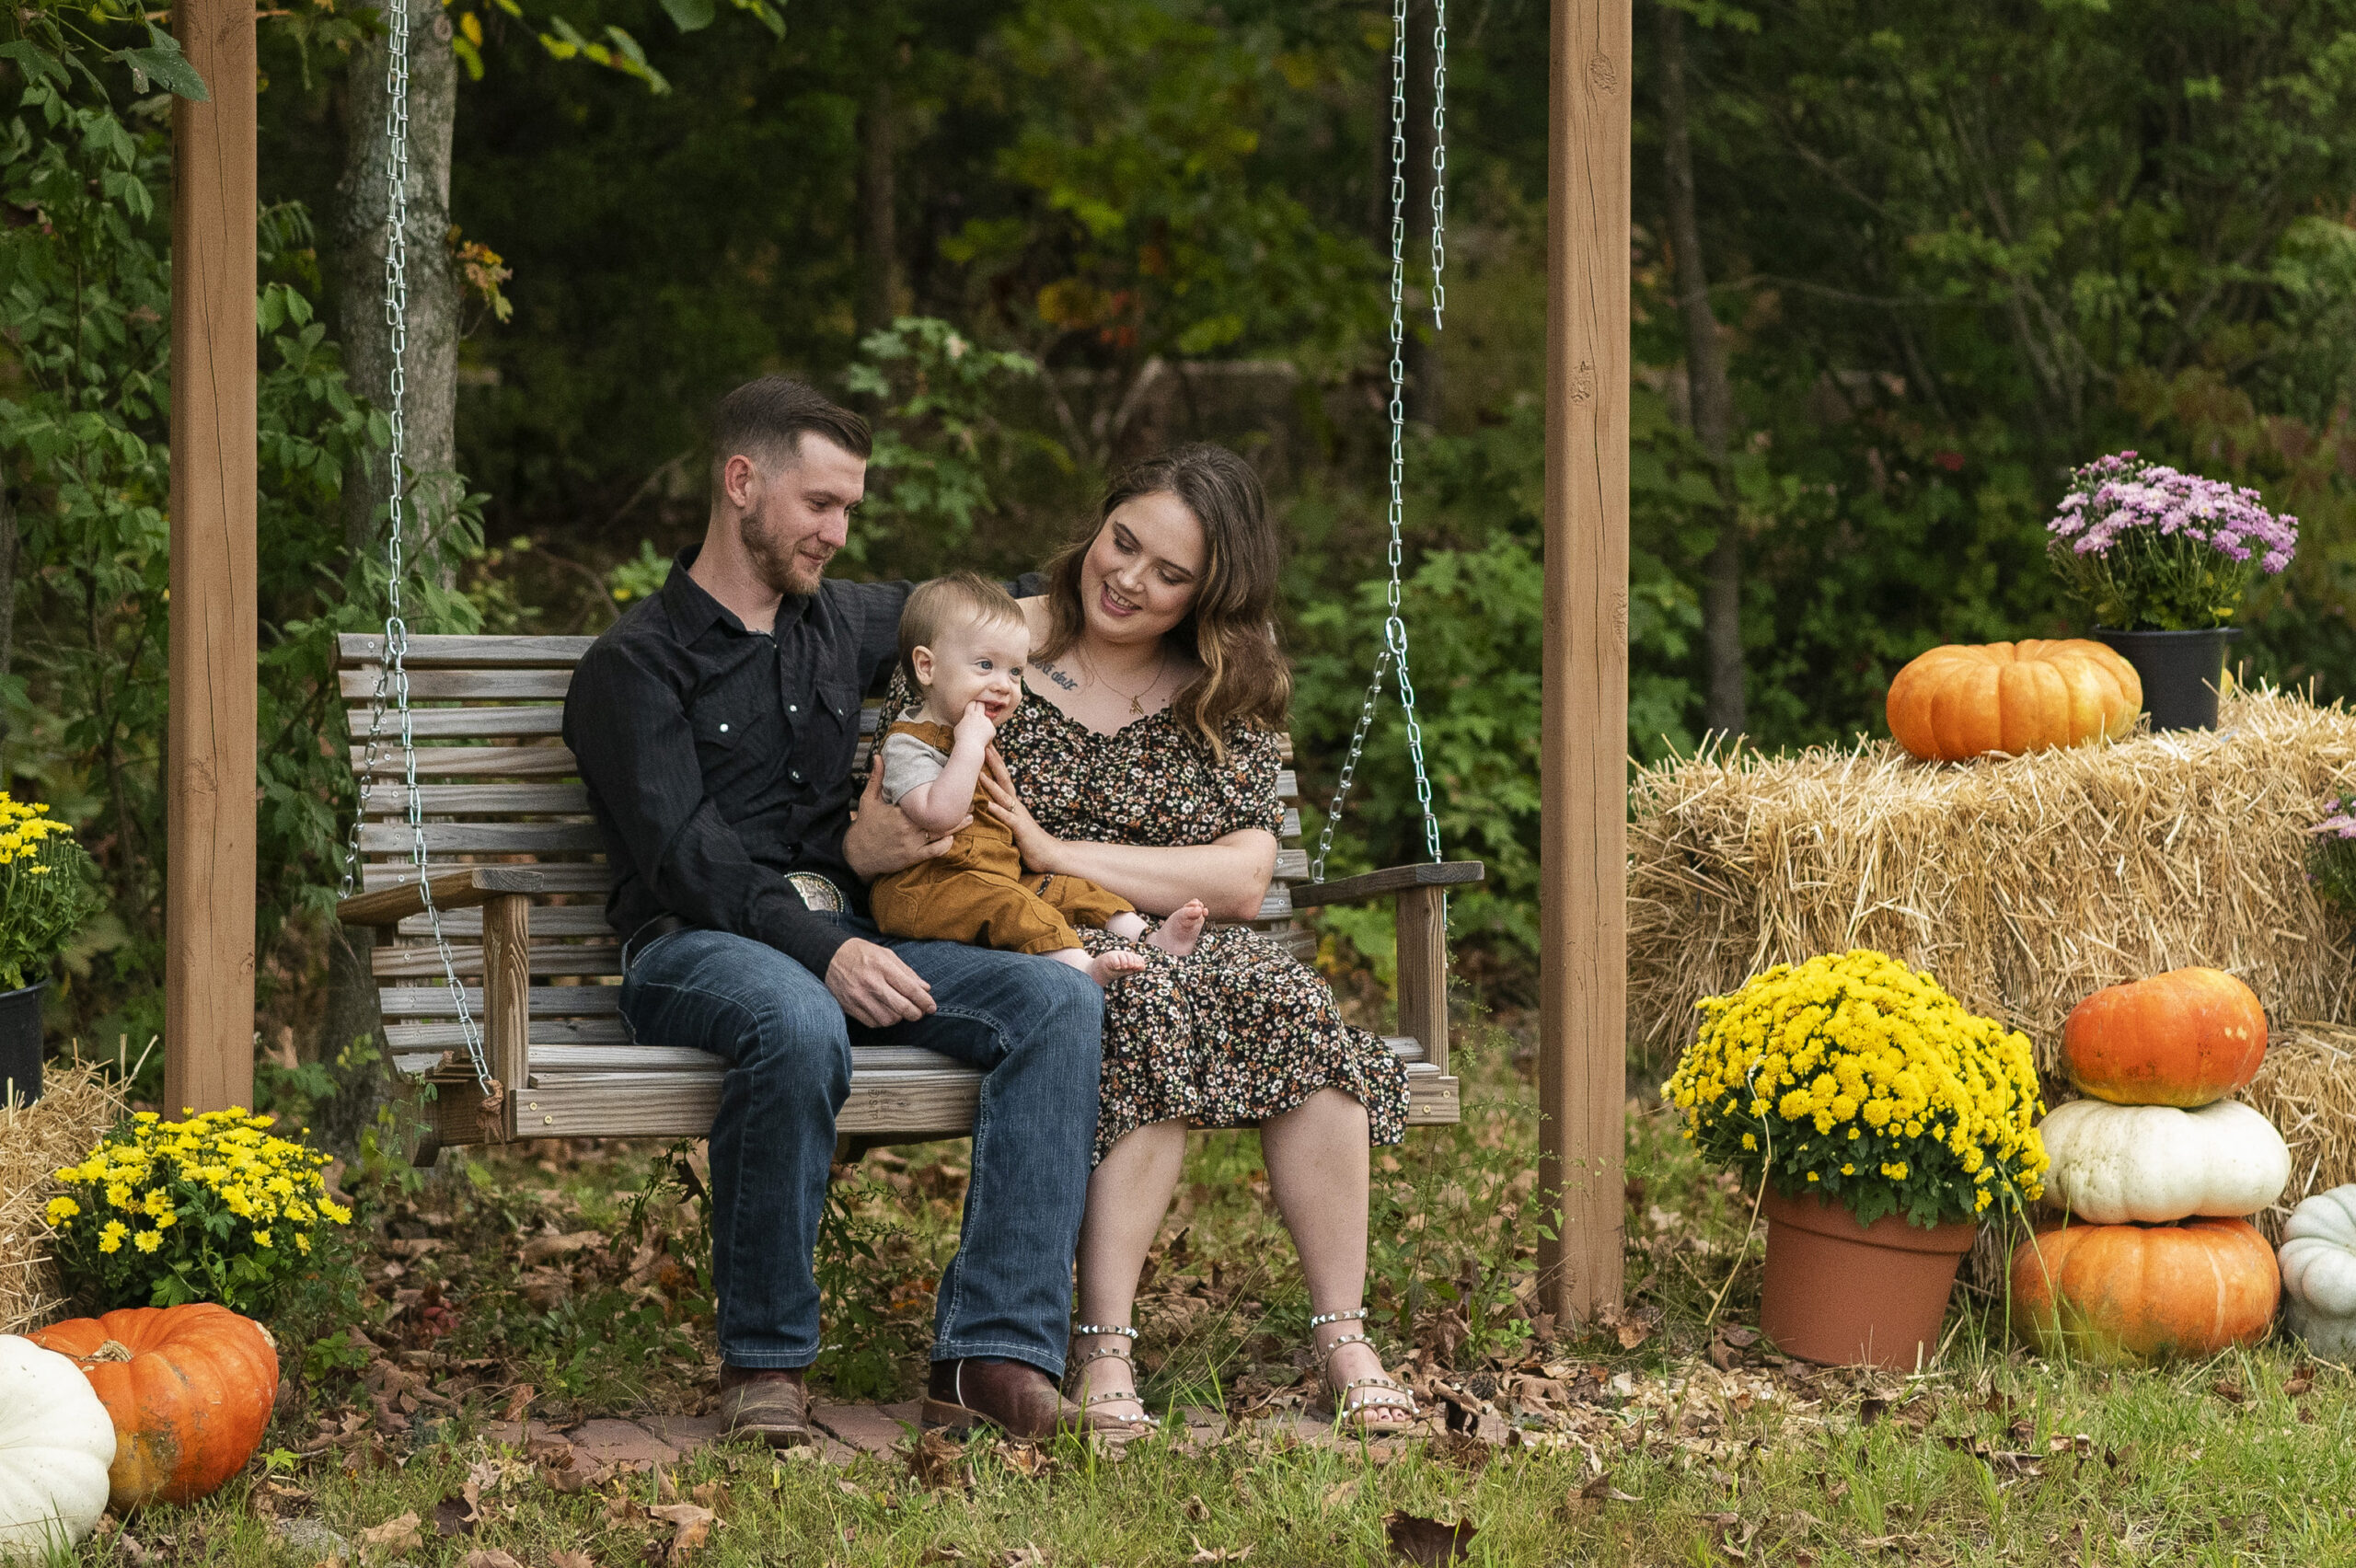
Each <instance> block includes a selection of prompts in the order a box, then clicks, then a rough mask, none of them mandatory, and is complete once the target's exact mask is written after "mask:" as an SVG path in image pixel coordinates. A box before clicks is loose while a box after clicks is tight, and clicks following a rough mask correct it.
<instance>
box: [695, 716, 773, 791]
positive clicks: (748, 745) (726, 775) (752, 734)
mask: <svg viewBox="0 0 2356 1568" xmlns="http://www.w3.org/2000/svg"><path fill="white" fill-rule="evenodd" d="M687 727H688V728H689V729H690V730H691V731H692V732H694V734H695V740H696V762H697V765H698V766H699V767H701V769H702V770H703V777H704V783H705V787H706V788H707V789H708V790H710V791H711V793H712V794H714V795H715V796H718V795H722V794H724V793H725V792H727V791H729V790H732V789H741V788H743V787H744V786H745V785H747V784H749V783H754V782H756V781H757V779H758V778H761V777H764V776H766V773H767V771H768V763H769V762H770V761H772V760H773V759H771V758H769V757H768V755H767V753H768V750H769V747H768V745H767V744H766V743H767V742H768V740H769V738H770V737H769V736H768V734H767V733H766V732H765V731H766V725H765V723H764V721H763V720H762V717H761V715H760V714H759V712H758V710H756V709H754V708H753V707H752V706H751V704H750V703H748V702H747V701H746V700H745V695H744V694H743V693H741V692H728V691H715V692H712V693H710V695H708V696H706V697H705V698H703V699H702V700H701V701H699V702H698V703H696V704H695V705H694V706H693V707H692V708H690V709H688V710H687Z"/></svg>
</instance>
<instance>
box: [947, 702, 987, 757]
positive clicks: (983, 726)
mask: <svg viewBox="0 0 2356 1568" xmlns="http://www.w3.org/2000/svg"><path fill="white" fill-rule="evenodd" d="M951 733H953V734H954V735H955V736H956V737H957V744H959V745H961V746H986V745H987V744H990V743H991V742H992V741H994V740H996V739H998V726H997V725H995V724H993V723H991V722H990V716H989V713H988V710H987V709H984V708H983V707H982V705H981V704H980V703H979V702H969V703H967V704H965V711H964V714H963V715H962V716H961V717H960V718H959V719H958V721H957V728H956V729H955V730H953V731H952V732H951Z"/></svg>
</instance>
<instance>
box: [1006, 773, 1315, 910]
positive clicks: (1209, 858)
mask: <svg viewBox="0 0 2356 1568" xmlns="http://www.w3.org/2000/svg"><path fill="white" fill-rule="evenodd" d="M982 788H983V789H984V790H987V791H988V792H989V797H990V802H991V807H990V809H991V810H992V811H993V812H995V813H997V814H998V817H999V820H1000V821H1002V822H1004V823H1006V824H1008V825H1009V826H1010V827H1011V828H1012V829H1013V830H1014V843H1015V847H1017V848H1018V849H1020V850H1022V860H1023V863H1024V864H1025V865H1027V866H1030V867H1032V868H1033V869H1034V870H1039V871H1047V872H1054V873H1056V874H1057V875H1060V876H1068V877H1084V878H1086V879H1087V880H1088V881H1090V882H1094V883H1096V884H1097V885H1098V886H1099V887H1103V888H1104V889H1106V890H1108V891H1110V892H1113V893H1117V894H1120V895H1121V896H1122V897H1123V898H1126V899H1127V900H1128V901H1129V902H1130V903H1131V904H1134V905H1137V906H1138V908H1139V909H1141V910H1143V911H1145V912H1146V913H1147V914H1149V915H1167V914H1169V913H1170V912H1171V911H1172V910H1174V909H1176V908H1178V907H1179V906H1180V905H1183V904H1184V903H1185V902H1186V901H1187V900H1188V899H1191V898H1199V899H1201V900H1202V901H1203V903H1204V904H1205V905H1207V906H1208V907H1209V909H1210V912H1211V918H1213V919H1215V920H1251V919H1256V918H1257V917H1259V914H1260V905H1261V904H1262V903H1263V902H1264V901H1265V899H1266V898H1267V896H1268V881H1269V879H1270V878H1271V877H1273V876H1275V875H1276V835H1275V834H1273V833H1269V832H1267V831H1266V830H1265V829H1263V828H1256V827H1251V828H1244V829H1242V830H1240V831H1238V832H1235V833H1230V834H1226V835H1224V836H1220V837H1218V838H1216V839H1213V840H1212V841H1211V842H1210V843H1208V844H1194V845H1172V846H1158V845H1142V844H1092V843H1090V842H1088V841H1087V840H1085V839H1078V838H1057V837H1056V836H1054V835H1052V834H1050V833H1048V832H1047V830H1046V829H1045V828H1043V827H1041V826H1040V825H1039V823H1038V820H1037V819H1036V818H1035V817H1034V816H1032V814H1031V811H1030V808H1029V807H1027V806H1025V805H1024V804H1023V803H1022V797H1021V796H1019V795H1018V794H1016V793H1015V790H1014V780H1013V778H1011V777H1010V776H1009V775H1008V773H1007V771H1006V764H1005V763H1004V762H1003V761H1002V760H1001V759H1000V758H999V755H998V752H997V750H996V748H992V750H991V752H990V755H989V763H988V767H987V769H986V770H985V771H984V772H983V774H982Z"/></svg>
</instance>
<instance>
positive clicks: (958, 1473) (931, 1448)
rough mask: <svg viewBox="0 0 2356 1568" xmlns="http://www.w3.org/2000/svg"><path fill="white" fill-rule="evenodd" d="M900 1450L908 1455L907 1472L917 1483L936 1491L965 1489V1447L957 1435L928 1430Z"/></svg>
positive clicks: (959, 1490) (961, 1490)
mask: <svg viewBox="0 0 2356 1568" xmlns="http://www.w3.org/2000/svg"><path fill="white" fill-rule="evenodd" d="M901 1451H902V1452H903V1453H904V1454H905V1455H906V1456H907V1461H908V1473H909V1474H910V1475H912V1476H914V1477H916V1479H917V1482H918V1485H920V1486H923V1487H925V1488H927V1489H928V1490H930V1491H934V1492H963V1491H964V1490H965V1482H966V1475H965V1450H964V1447H962V1446H961V1445H960V1444H959V1443H958V1442H957V1440H956V1439H955V1438H953V1437H950V1436H948V1435H944V1434H942V1433H940V1432H926V1433H923V1434H920V1435H918V1438H917V1440H916V1441H915V1442H914V1443H913V1444H911V1445H909V1446H908V1447H907V1448H905V1449H903V1450H901Z"/></svg>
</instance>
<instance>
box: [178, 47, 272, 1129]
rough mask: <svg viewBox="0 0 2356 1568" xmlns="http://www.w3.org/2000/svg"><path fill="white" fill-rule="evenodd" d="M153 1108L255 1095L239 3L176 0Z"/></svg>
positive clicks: (248, 378)
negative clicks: (167, 614)
mask: <svg viewBox="0 0 2356 1568" xmlns="http://www.w3.org/2000/svg"><path fill="white" fill-rule="evenodd" d="M172 31H173V34H174V35H175V36H176V37H177V38H178V39H179V43H180V48H181V49H182V50H183V51H184V52H186V53H187V55H188V60H189V63H190V64H191V65H193V66H194V67H195V68H196V72H197V75H200V76H202V77H203V78H204V84H205V86H206V88H207V89H208V91H209V93H210V95H211V96H210V98H209V99H208V101H206V102H203V103H191V102H190V101H189V100H188V99H186V98H180V99H177V100H175V103H174V106H173V121H172V490H171V594H172V605H171V640H170V641H171V647H170V652H171V677H170V678H171V694H170V698H171V700H170V718H169V719H168V721H167V725H166V750H165V756H166V761H167V769H168V771H167V794H168V800H167V805H166V827H167V841H168V842H167V850H166V859H165V872H166V874H165V894H164V898H165V915H164V927H165V929H164V941H165V947H164V1108H165V1110H166V1111H167V1113H178V1112H179V1110H180V1108H181V1107H183V1106H190V1107H193V1108H194V1109H196V1110H199V1111H210V1110H218V1109H220V1108H222V1107H224V1106H228V1105H251V1104H252V1103H253V1071H254V843H255V838H254V787H255V778H254V771H255V770H254V722H255V719H254V670H255V658H256V632H255V605H254V574H255V556H254V512H255V487H256V484H257V482H258V478H259V475H258V468H259V463H258V456H257V440H258V436H257V432H256V428H255V406H254V405H255V393H256V382H257V379H258V352H257V349H256V346H255V338H254V287H255V281H256V279H255V263H254V225H255V223H256V219H257V216H258V213H259V211H260V209H259V206H258V204H257V202H256V200H255V163H254V91H255V78H254V8H253V6H251V5H250V4H248V3H246V0H179V3H178V4H176V5H174V6H173V7H172Z"/></svg>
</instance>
